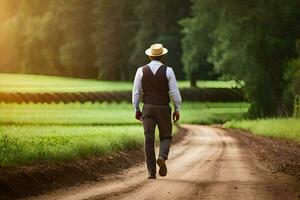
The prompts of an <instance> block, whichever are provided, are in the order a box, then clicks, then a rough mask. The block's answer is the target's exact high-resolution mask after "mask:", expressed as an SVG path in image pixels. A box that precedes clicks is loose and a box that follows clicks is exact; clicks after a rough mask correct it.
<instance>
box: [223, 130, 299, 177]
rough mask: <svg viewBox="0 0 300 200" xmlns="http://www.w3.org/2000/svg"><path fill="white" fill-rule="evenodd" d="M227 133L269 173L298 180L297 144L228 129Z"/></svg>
mask: <svg viewBox="0 0 300 200" xmlns="http://www.w3.org/2000/svg"><path fill="white" fill-rule="evenodd" d="M228 132H229V133H230V135H231V136H233V137H235V138H237V139H239V141H240V145H241V147H242V148H243V147H246V148H248V149H249V151H250V152H252V153H254V154H255V156H256V159H257V160H259V161H260V162H261V163H262V164H264V166H265V167H267V168H268V169H269V170H270V171H272V172H273V173H276V172H282V173H285V174H289V175H291V176H294V177H296V178H297V179H298V180H300V144H299V143H296V142H294V141H288V140H282V139H271V138H267V137H262V136H257V135H254V134H252V133H250V132H246V131H242V130H233V129H230V130H228Z"/></svg>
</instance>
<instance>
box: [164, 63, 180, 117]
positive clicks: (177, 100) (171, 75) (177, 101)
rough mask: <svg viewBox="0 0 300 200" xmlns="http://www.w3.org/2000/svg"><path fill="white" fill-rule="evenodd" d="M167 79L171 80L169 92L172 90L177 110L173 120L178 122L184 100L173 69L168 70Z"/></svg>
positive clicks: (171, 93)
mask: <svg viewBox="0 0 300 200" xmlns="http://www.w3.org/2000/svg"><path fill="white" fill-rule="evenodd" d="M167 77H168V80H169V90H170V91H169V93H170V97H171V99H172V102H173V104H174V109H175V112H174V113H173V120H174V121H175V122H176V121H178V120H179V117H180V115H179V111H180V106H181V102H182V98H181V95H180V92H179V89H178V86H177V80H176V76H175V73H174V71H173V69H172V68H168V71H167Z"/></svg>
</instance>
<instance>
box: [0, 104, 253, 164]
mask: <svg viewBox="0 0 300 200" xmlns="http://www.w3.org/2000/svg"><path fill="white" fill-rule="evenodd" d="M248 106H249V105H248V104H246V103H184V104H183V107H182V112H181V114H182V120H181V123H205V124H207V123H216V122H223V121H225V120H226V119H227V118H228V117H229V116H230V117H236V118H238V117H240V116H241V115H242V114H243V113H244V112H246V111H247V109H248ZM174 128H175V127H174ZM143 138H144V136H143V130H142V126H141V123H140V122H138V121H136V120H135V119H134V112H133V109H132V105H131V104H128V103H123V104H116V103H112V104H108V103H94V104H93V103H84V104H80V103H74V104H32V103H31V104H3V103H2V104H0V166H14V165H23V164H31V163H34V162H36V161H56V160H72V159H76V158H84V157H88V156H91V155H105V154H111V153H114V152H118V151H120V150H127V149H132V148H136V147H137V146H140V145H142V143H143ZM157 138H158V137H157Z"/></svg>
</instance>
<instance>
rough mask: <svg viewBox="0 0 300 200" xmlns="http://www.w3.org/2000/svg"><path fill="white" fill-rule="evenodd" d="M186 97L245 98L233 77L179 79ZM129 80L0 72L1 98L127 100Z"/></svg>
mask: <svg viewBox="0 0 300 200" xmlns="http://www.w3.org/2000/svg"><path fill="white" fill-rule="evenodd" d="M178 85H179V88H180V90H181V94H182V96H183V98H184V99H185V100H186V101H213V102H216V101H218V102H239V101H243V100H244V95H243V93H242V91H241V90H240V87H241V85H242V84H238V83H236V82H235V81H199V82H198V86H199V87H198V88H194V89H190V88H189V83H188V81H179V82H178ZM131 90H132V83H131V82H111V81H99V80H91V79H74V78H63V77H56V76H42V75H24V74H23V75H22V74H1V73H0V102H7V103H11V102H17V103H22V102H27V103H28V102H34V103H38V102H42V103H51V102H52V103H59V102H64V103H70V102H88V101H91V102H130V101H131Z"/></svg>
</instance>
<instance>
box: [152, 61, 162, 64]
mask: <svg viewBox="0 0 300 200" xmlns="http://www.w3.org/2000/svg"><path fill="white" fill-rule="evenodd" d="M150 63H157V64H163V63H162V62H161V61H159V60H151V62H150Z"/></svg>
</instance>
